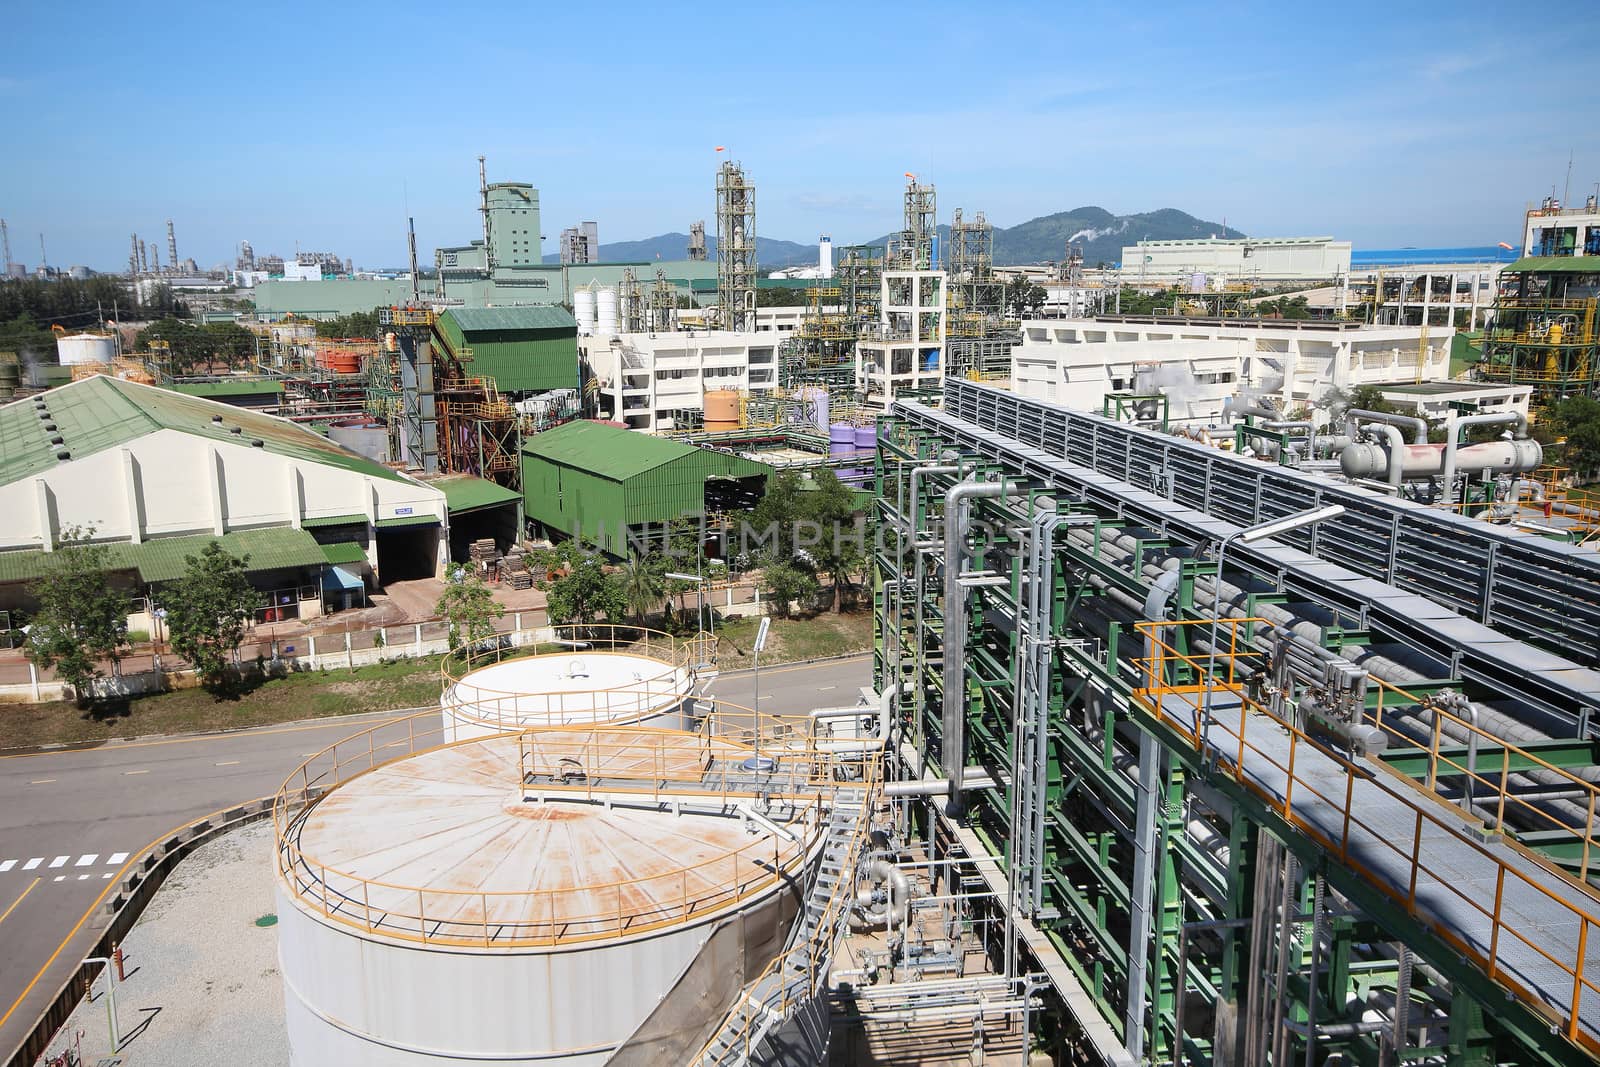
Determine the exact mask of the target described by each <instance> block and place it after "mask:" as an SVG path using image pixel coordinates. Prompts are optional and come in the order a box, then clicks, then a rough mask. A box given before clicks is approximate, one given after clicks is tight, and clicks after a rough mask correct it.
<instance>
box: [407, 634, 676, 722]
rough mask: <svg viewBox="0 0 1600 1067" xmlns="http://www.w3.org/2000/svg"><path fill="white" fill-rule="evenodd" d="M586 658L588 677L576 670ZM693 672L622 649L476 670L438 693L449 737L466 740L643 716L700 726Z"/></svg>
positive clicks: (639, 719) (641, 719)
mask: <svg viewBox="0 0 1600 1067" xmlns="http://www.w3.org/2000/svg"><path fill="white" fill-rule="evenodd" d="M577 664H581V665H582V666H581V669H582V670H583V672H584V676H582V677H574V676H573V675H572V671H573V670H574V669H575V665H577ZM693 682H694V679H693V678H692V677H691V676H690V674H689V672H688V671H686V670H679V669H676V668H673V667H672V666H670V665H669V664H666V663H663V662H661V661H659V660H654V659H648V658H646V657H644V656H633V655H626V654H622V653H601V652H587V651H584V652H575V653H572V654H571V655H547V656H530V657H524V658H521V659H513V660H507V661H506V662H504V663H497V664H494V665H492V666H488V667H483V668H481V669H479V670H476V671H473V672H472V673H470V674H468V675H467V676H466V677H464V678H462V679H460V680H459V681H457V682H456V683H455V685H453V686H451V687H450V689H449V690H447V691H446V692H445V693H444V694H442V695H441V696H440V698H439V705H440V709H441V714H442V716H443V720H444V732H445V737H446V738H447V739H448V740H450V741H464V740H467V739H469V738H474V737H488V736H491V735H493V734H498V733H503V732H505V731H506V730H514V729H516V728H517V727H518V726H519V725H524V724H526V725H534V726H566V725H572V724H578V723H591V722H593V723H639V724H640V725H643V726H652V727H658V728H661V729H667V730H687V729H692V728H693V725H694V724H693V722H692V721H691V719H692V715H691V713H690V709H689V707H688V700H689V696H690V694H691V693H692V691H693Z"/></svg>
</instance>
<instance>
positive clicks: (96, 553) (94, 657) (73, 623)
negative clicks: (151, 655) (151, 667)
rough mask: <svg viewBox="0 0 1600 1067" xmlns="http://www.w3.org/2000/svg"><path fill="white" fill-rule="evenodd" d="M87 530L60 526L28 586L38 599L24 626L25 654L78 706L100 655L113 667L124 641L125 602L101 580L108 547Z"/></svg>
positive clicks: (85, 695) (97, 668) (97, 669)
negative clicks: (49, 554) (45, 562)
mask: <svg viewBox="0 0 1600 1067" xmlns="http://www.w3.org/2000/svg"><path fill="white" fill-rule="evenodd" d="M93 536H94V529H93V528H92V527H85V528H77V527H73V528H69V529H68V530H66V531H64V536H63V544H62V546H61V547H60V548H59V549H57V550H56V551H55V553H53V558H52V559H51V560H50V569H49V570H48V571H47V572H46V573H45V575H44V576H43V577H42V578H40V579H39V580H38V581H35V582H33V583H32V584H31V585H29V586H28V592H29V594H30V595H31V596H33V598H34V599H35V600H37V601H38V602H39V610H38V611H37V612H36V613H35V614H34V616H33V620H32V622H31V623H30V624H29V627H28V645H27V655H28V658H29V659H31V660H32V661H33V662H34V663H36V664H38V665H39V666H41V667H46V668H51V669H54V670H55V672H56V674H58V675H59V676H60V677H61V680H62V681H64V682H66V683H67V684H68V685H70V686H72V692H73V694H74V695H75V697H76V699H77V702H78V706H79V707H83V706H84V705H86V704H87V703H88V702H89V697H90V686H91V684H92V683H93V682H94V680H95V679H96V678H98V677H100V674H101V671H100V661H101V660H110V661H111V664H112V669H113V670H115V669H116V665H117V663H118V662H119V661H120V660H121V657H122V653H123V651H124V650H125V649H126V648H127V644H128V617H127V602H126V599H125V598H124V596H123V595H122V594H121V593H119V592H117V591H115V590H113V589H112V588H111V586H110V584H109V583H108V582H107V580H106V578H107V575H106V570H107V557H108V553H107V551H106V549H105V547H104V546H103V545H96V544H92V543H90V540H89V539H90V538H91V537H93Z"/></svg>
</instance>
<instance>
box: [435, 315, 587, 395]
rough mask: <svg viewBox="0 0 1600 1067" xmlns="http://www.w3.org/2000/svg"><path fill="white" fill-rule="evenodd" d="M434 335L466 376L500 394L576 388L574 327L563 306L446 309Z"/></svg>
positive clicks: (576, 364)
mask: <svg viewBox="0 0 1600 1067" xmlns="http://www.w3.org/2000/svg"><path fill="white" fill-rule="evenodd" d="M438 331H439V333H440V334H441V335H442V336H443V337H444V340H445V344H446V346H447V347H448V348H449V350H450V351H452V352H455V353H457V355H458V356H459V357H460V361H461V366H462V369H463V370H464V371H465V372H466V373H467V374H468V375H470V376H471V377H474V378H488V379H491V380H493V382H494V384H495V387H496V388H497V389H498V390H499V391H500V392H501V393H502V394H519V393H539V392H549V391H551V390H555V389H577V388H578V386H579V381H578V343H577V337H578V324H577V322H576V320H574V319H573V317H572V316H571V315H569V314H568V313H567V311H566V309H565V308H561V307H552V306H538V307H503V308H501V307H496V308H447V309H445V310H444V311H442V312H440V313H439V319H438ZM463 353H465V355H462V354H463Z"/></svg>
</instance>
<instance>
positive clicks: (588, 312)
mask: <svg viewBox="0 0 1600 1067" xmlns="http://www.w3.org/2000/svg"><path fill="white" fill-rule="evenodd" d="M572 317H573V318H575V319H577V320H578V335H579V336H580V337H588V336H589V335H590V334H592V333H594V292H593V291H592V290H590V289H579V290H577V291H576V292H574V293H573V294H572Z"/></svg>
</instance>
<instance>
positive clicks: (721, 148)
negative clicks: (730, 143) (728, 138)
mask: <svg viewBox="0 0 1600 1067" xmlns="http://www.w3.org/2000/svg"><path fill="white" fill-rule="evenodd" d="M717 151H718V152H726V151H727V149H726V148H725V147H723V146H722V145H717Z"/></svg>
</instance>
